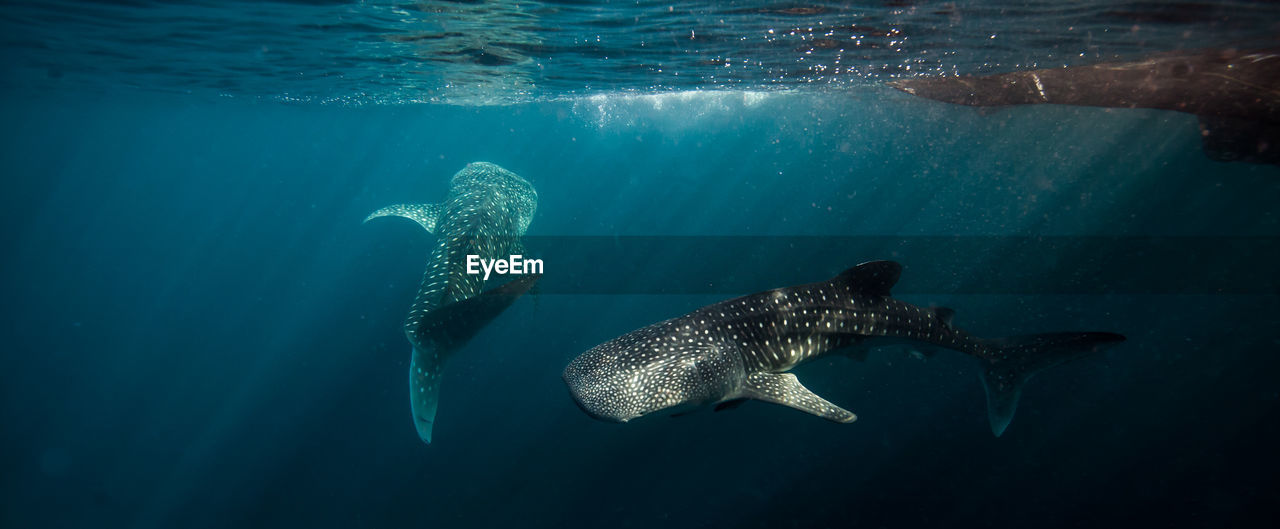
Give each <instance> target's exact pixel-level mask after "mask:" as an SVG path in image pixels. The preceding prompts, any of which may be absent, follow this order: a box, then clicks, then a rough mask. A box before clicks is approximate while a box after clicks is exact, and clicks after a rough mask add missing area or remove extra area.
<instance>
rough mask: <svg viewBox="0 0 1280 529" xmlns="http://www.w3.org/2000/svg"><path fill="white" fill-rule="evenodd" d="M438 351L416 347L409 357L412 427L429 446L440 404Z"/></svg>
mask: <svg viewBox="0 0 1280 529" xmlns="http://www.w3.org/2000/svg"><path fill="white" fill-rule="evenodd" d="M440 360H441V359H440V352H439V350H435V349H433V350H431V351H429V352H428V351H423V350H421V349H418V348H417V347H414V348H413V353H412V355H411V356H410V357H409V409H410V410H412V411H413V427H414V428H415V429H417V430H418V437H419V438H421V439H422V442H424V443H427V444H431V429H432V427H433V426H435V423H436V406H438V405H439V403H440V371H441V368H443V367H444V362H441V361H440Z"/></svg>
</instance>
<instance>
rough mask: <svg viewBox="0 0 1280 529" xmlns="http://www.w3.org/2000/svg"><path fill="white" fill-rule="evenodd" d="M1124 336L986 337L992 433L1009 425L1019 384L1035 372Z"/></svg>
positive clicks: (984, 375) (984, 380) (985, 375)
mask: <svg viewBox="0 0 1280 529" xmlns="http://www.w3.org/2000/svg"><path fill="white" fill-rule="evenodd" d="M1124 340H1125V338H1124V336H1122V335H1119V334H1114V333H1109V332H1064V333H1050V334H1031V335H1027V336H1012V337H1009V338H996V339H993V340H988V341H987V343H988V344H989V345H990V346H991V347H992V348H993V349H995V352H994V354H993V355H991V357H990V358H988V359H987V360H986V370H985V371H983V373H982V386H983V388H985V389H986V391H987V418H988V419H989V420H990V421H991V433H993V434H995V436H996V437H1000V434H1003V433H1004V431H1005V429H1006V428H1008V427H1009V422H1010V421H1012V420H1013V412H1014V411H1016V410H1017V407H1018V397H1020V396H1021V395H1022V385H1023V384H1025V383H1026V382H1027V380H1030V379H1031V377H1033V376H1035V374H1036V373H1039V372H1041V371H1043V370H1045V369H1048V368H1050V367H1053V366H1056V365H1058V364H1062V363H1065V362H1069V361H1071V360H1075V359H1076V358H1080V357H1082V356H1085V355H1088V354H1089V353H1093V352H1096V351H1099V350H1101V349H1102V348H1103V347H1106V346H1108V345H1112V344H1115V343H1119V342H1123V341H1124Z"/></svg>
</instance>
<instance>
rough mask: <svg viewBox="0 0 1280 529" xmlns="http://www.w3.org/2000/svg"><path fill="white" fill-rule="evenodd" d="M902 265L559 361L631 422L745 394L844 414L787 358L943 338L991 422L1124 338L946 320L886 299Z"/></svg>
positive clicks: (585, 397) (614, 417) (947, 312)
mask: <svg viewBox="0 0 1280 529" xmlns="http://www.w3.org/2000/svg"><path fill="white" fill-rule="evenodd" d="M901 272H902V266H901V265H899V264H898V263H895V262H892V261H873V262H869V263H864V264H861V265H858V266H856V267H853V268H850V269H848V270H846V271H844V272H843V273H841V274H840V275H837V276H836V277H834V278H832V279H830V280H828V281H824V282H819V283H811V284H806V285H800V286H794V287H787V288H778V289H773V290H768V291H765V292H759V293H755V294H751V295H747V296H743V297H740V298H736V299H731V300H728V301H722V302H720V303H716V304H713V305H708V306H706V307H702V308H700V309H698V310H695V311H693V312H691V313H689V314H686V315H684V316H680V317H677V318H673V319H670V320H667V321H663V322H659V323H655V324H653V325H650V326H648V327H644V328H641V329H638V330H635V331H632V332H630V333H627V334H624V335H622V336H620V337H617V338H614V339H613V340H610V341H608V342H605V343H603V344H600V345H598V346H596V347H594V348H592V349H590V350H588V351H587V352H585V353H583V354H582V355H580V356H578V357H577V358H575V359H573V361H571V362H570V363H569V365H568V367H566V368H565V370H564V373H563V379H564V382H565V384H567V385H568V387H569V392H570V394H571V395H572V397H573V400H574V402H575V403H576V404H577V405H578V406H579V407H580V408H581V409H582V410H583V411H584V412H586V413H587V414H588V415H590V416H592V417H594V418H597V419H601V420H605V421H613V422H627V421H630V420H632V419H635V418H637V417H641V416H644V415H647V414H651V413H653V412H656V411H660V410H668V409H675V408H686V409H687V408H689V407H697V406H702V405H708V404H714V405H715V409H716V410H717V411H719V410H722V409H726V408H730V407H734V406H737V405H739V404H741V403H742V402H743V401H745V400H759V401H764V402H770V403H774V404H780V405H783V406H788V407H791V408H795V409H797V410H800V411H803V412H807V413H810V414H813V415H816V416H818V417H822V418H824V419H828V420H831V421H835V422H840V423H849V422H853V421H854V420H855V419H856V418H857V417H856V416H855V415H854V414H853V413H851V412H849V411H848V410H845V409H844V408H841V407H840V406H837V405H835V404H832V403H831V402H829V401H827V400H826V399H824V398H822V397H820V396H818V395H817V394H815V393H813V392H812V391H810V390H809V389H807V388H805V387H804V386H803V385H802V384H801V383H800V381H799V379H797V378H796V376H795V375H794V374H791V373H788V371H790V370H791V369H792V368H794V367H795V366H797V365H799V364H802V363H804V362H806V361H809V360H812V359H814V358H818V357H821V356H823V355H829V354H846V355H850V356H852V357H854V358H865V355H866V354H867V350H868V349H870V348H875V347H893V348H902V347H914V348H918V349H919V350H920V351H922V352H924V351H927V352H928V354H932V353H934V352H936V351H937V350H940V349H949V350H954V351H959V352H961V353H965V354H967V355H970V356H973V357H976V358H978V359H979V360H980V361H981V363H982V365H983V372H982V382H983V385H984V387H985V388H986V394H987V412H988V413H987V415H988V419H989V423H990V426H991V432H992V433H993V434H995V435H996V436H997V437H999V436H1000V435H1001V434H1003V433H1004V431H1005V429H1006V428H1008V426H1009V423H1010V421H1012V420H1013V415H1014V411H1015V409H1016V407H1017V405H1018V400H1019V397H1020V395H1021V393H1022V387H1023V385H1024V384H1025V383H1026V382H1027V380H1028V379H1030V378H1031V377H1032V376H1034V375H1035V374H1037V373H1039V372H1041V371H1043V370H1045V369H1047V368H1049V367H1052V366H1055V365H1058V364H1062V363H1064V362H1067V361H1070V360H1073V359H1076V358H1079V357H1082V356H1085V355H1087V354H1089V353H1092V352H1095V351H1098V350H1101V349H1103V348H1104V347H1106V346H1108V345H1112V344H1115V343H1118V342H1122V341H1124V340H1125V337H1124V336H1122V335H1119V334H1114V333H1109V332H1066V333H1051V334H1033V335H1027V336H1015V337H1009V338H995V339H983V338H978V337H975V336H972V335H970V334H968V333H966V332H964V331H963V330H961V329H959V328H958V327H956V326H955V325H953V324H952V320H953V317H954V315H955V311H953V310H951V309H949V308H932V309H930V308H923V307H918V306H915V305H912V304H910V303H906V302H904V301H900V300H897V299H894V298H892V297H891V296H890V289H891V288H892V287H893V285H894V284H896V283H897V281H898V277H899V276H900V275H901Z"/></svg>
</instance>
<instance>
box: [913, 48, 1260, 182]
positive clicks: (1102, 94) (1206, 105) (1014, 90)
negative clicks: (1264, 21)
mask: <svg viewBox="0 0 1280 529" xmlns="http://www.w3.org/2000/svg"><path fill="white" fill-rule="evenodd" d="M888 84H889V86H892V87H894V88H897V89H898V90H902V91H904V92H907V93H909V94H913V95H916V96H920V97H925V98H929V99H935V100H938V101H944V102H947V103H954V104H958V105H970V106H978V107H995V106H1006V105H1033V104H1042V103H1052V104H1061V105H1083V106H1095V107H1112V108H1157V109H1163V110H1174V111H1178V112H1185V113H1188V114H1194V115H1196V116H1197V117H1198V118H1200V136H1201V143H1202V144H1201V146H1202V148H1203V150H1204V152H1205V154H1206V155H1208V156H1209V157H1210V158H1212V159H1214V160H1218V161H1241V162H1252V163H1268V164H1280V48H1273V49H1261V50H1252V51H1242V50H1234V49H1214V50H1198V51H1178V52H1169V53H1162V54H1157V55H1153V56H1151V57H1147V58H1145V59H1142V60H1137V61H1127V62H1105V63H1101V64H1094V65H1088V66H1070V67H1066V68H1048V69H1043V70H1030V71H1021V72H1012V73H1003V74H996V75H984V76H962V77H916V78H910V79H899V80H895V81H891V82H889V83H888Z"/></svg>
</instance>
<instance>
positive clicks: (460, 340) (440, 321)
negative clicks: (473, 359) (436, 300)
mask: <svg viewBox="0 0 1280 529" xmlns="http://www.w3.org/2000/svg"><path fill="white" fill-rule="evenodd" d="M541 277H542V274H529V275H526V276H520V278H519V279H515V280H512V281H509V282H507V283H504V284H502V285H501V286H498V287H495V288H492V289H489V290H486V291H484V292H482V293H480V294H479V295H476V296H474V297H470V298H467V299H464V300H462V301H457V302H454V303H450V304H448V305H445V306H443V307H439V308H437V309H435V310H433V311H430V312H428V313H426V314H425V315H423V316H422V317H421V318H420V319H417V320H414V321H411V322H410V325H409V327H408V330H407V334H408V336H409V343H412V344H415V345H416V346H418V347H424V348H425V347H428V346H434V347H436V348H438V349H439V350H448V351H452V350H456V349H458V348H459V347H462V346H463V345H464V344H466V343H467V341H468V340H470V339H471V338H472V337H473V336H475V335H476V333H477V332H480V329H481V328H483V327H484V326H485V325H487V324H488V323H489V322H490V321H493V319H494V318H496V317H498V315H499V314H501V313H502V311H504V310H506V309H507V307H509V306H511V304H512V303H513V302H515V300H516V298H518V297H520V296H521V295H523V294H524V293H525V292H528V291H529V289H530V288H532V287H533V285H534V283H536V282H537V281H538V279H540V278H541Z"/></svg>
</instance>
